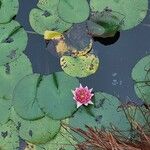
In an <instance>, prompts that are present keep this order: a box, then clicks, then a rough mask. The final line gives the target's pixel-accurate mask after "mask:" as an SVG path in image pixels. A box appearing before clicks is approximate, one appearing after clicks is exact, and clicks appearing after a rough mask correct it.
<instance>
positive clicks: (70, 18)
mask: <svg viewBox="0 0 150 150" xmlns="http://www.w3.org/2000/svg"><path fill="white" fill-rule="evenodd" d="M89 12H90V8H89V4H88V2H87V0H61V1H59V5H58V13H59V16H60V18H62V19H63V20H64V21H66V22H70V23H80V22H83V21H85V20H86V19H87V18H88V17H89Z"/></svg>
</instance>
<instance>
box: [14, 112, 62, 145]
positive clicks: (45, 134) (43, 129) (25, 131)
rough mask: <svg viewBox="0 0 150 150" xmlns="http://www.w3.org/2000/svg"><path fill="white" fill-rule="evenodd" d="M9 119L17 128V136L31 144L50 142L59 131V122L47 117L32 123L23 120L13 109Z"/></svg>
mask: <svg viewBox="0 0 150 150" xmlns="http://www.w3.org/2000/svg"><path fill="white" fill-rule="evenodd" d="M11 119H12V120H13V121H14V122H15V124H16V126H17V127H18V128H17V129H18V131H19V136H20V137H21V138H22V139H24V140H26V141H28V142H30V143H33V144H44V143H46V142H48V141H50V140H52V139H53V138H54V137H55V135H56V134H57V133H58V132H59V130H60V121H56V120H52V119H51V118H48V117H44V118H42V119H38V120H34V121H28V120H24V119H22V118H21V117H19V116H18V115H17V114H16V113H15V111H14V110H13V109H12V113H11Z"/></svg>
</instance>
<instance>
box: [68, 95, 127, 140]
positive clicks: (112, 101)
mask: <svg viewBox="0 0 150 150" xmlns="http://www.w3.org/2000/svg"><path fill="white" fill-rule="evenodd" d="M93 102H94V105H93V106H92V105H90V106H88V107H81V108H80V109H79V110H78V111H77V112H76V113H75V114H74V116H73V117H72V118H70V126H71V127H74V128H80V129H82V130H86V127H85V125H87V126H89V127H93V128H95V127H96V128H98V129H102V130H106V131H111V132H114V131H113V129H112V127H115V128H116V129H117V130H119V131H120V132H121V133H122V134H124V135H126V136H128V134H127V133H126V132H127V131H128V130H129V129H130V124H129V122H128V120H127V118H126V116H125V113H124V111H123V110H122V109H121V108H120V109H119V106H120V105H121V104H120V102H119V100H118V99H117V98H116V97H114V96H112V95H109V94H106V93H101V92H98V93H95V97H94V99H93ZM73 135H74V136H75V137H77V138H78V139H79V140H81V141H82V140H83V138H82V137H81V136H79V135H77V133H74V132H73Z"/></svg>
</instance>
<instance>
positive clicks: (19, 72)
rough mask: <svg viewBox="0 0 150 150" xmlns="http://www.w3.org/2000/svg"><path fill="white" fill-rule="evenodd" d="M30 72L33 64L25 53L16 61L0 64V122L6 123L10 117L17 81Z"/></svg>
mask: <svg viewBox="0 0 150 150" xmlns="http://www.w3.org/2000/svg"><path fill="white" fill-rule="evenodd" d="M24 71H25V72H24ZM30 73H32V66H31V63H30V61H29V59H28V58H27V57H26V56H25V55H24V54H22V55H21V56H20V57H19V58H18V59H16V60H15V61H14V62H11V63H9V64H6V65H5V66H0V85H1V86H0V91H1V92H0V114H1V115H0V124H4V123H6V122H7V121H8V119H9V116H10V108H11V106H12V97H13V90H14V88H15V86H16V84H17V82H18V81H19V80H20V79H21V78H23V77H24V76H26V75H27V74H30Z"/></svg>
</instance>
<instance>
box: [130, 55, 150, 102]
mask: <svg viewBox="0 0 150 150" xmlns="http://www.w3.org/2000/svg"><path fill="white" fill-rule="evenodd" d="M132 78H133V80H134V81H135V85H134V87H135V92H136V94H137V96H138V97H139V98H140V99H142V100H143V101H144V102H146V103H150V99H149V98H150V55H148V56H146V57H144V58H142V59H141V60H140V61H139V62H138V63H137V64H136V65H135V67H134V68H133V70H132Z"/></svg>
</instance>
